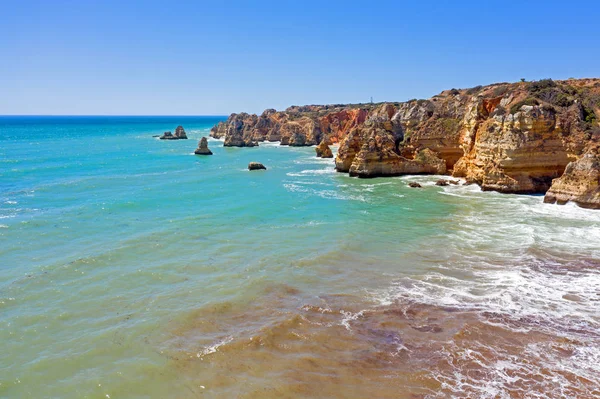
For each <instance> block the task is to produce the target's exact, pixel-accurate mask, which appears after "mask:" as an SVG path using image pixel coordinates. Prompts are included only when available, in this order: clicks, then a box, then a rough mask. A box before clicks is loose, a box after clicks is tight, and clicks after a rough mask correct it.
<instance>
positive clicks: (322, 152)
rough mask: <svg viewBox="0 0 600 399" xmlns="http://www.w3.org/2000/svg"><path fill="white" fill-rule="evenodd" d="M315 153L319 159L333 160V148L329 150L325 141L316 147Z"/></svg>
mask: <svg viewBox="0 0 600 399" xmlns="http://www.w3.org/2000/svg"><path fill="white" fill-rule="evenodd" d="M315 152H316V153H317V158H333V152H331V148H329V146H328V145H327V143H326V142H325V140H323V141H321V143H320V144H319V145H318V146H316V147H315Z"/></svg>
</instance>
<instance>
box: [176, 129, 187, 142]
mask: <svg viewBox="0 0 600 399" xmlns="http://www.w3.org/2000/svg"><path fill="white" fill-rule="evenodd" d="M175 137H176V138H177V139H178V140H187V135H186V134H185V129H184V128H183V126H181V125H179V126H177V129H175Z"/></svg>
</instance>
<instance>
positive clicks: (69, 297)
mask: <svg viewBox="0 0 600 399" xmlns="http://www.w3.org/2000/svg"><path fill="white" fill-rule="evenodd" d="M224 119H225V118H224V117H166V116H165V117H16V116H15V117H8V116H6V117H0V342H1V343H2V346H1V349H2V356H0V397H6V398H112V399H116V398H166V397H169V398H200V397H201V398H300V397H314V398H334V397H339V398H367V397H372V398H375V397H377V398H448V397H452V398H475V397H476V398H564V397H568V398H599V397H600V212H598V211H593V210H586V209H582V208H578V207H576V206H574V205H571V204H568V205H566V206H558V205H549V204H543V197H541V196H525V195H522V196H519V195H506V194H499V193H493V192H482V191H481V190H480V189H479V188H478V187H477V186H475V185H463V184H462V182H461V184H459V185H450V186H447V187H439V186H436V185H435V181H436V180H437V179H438V178H439V177H436V176H406V177H396V178H378V179H367V180H363V179H357V178H351V177H348V176H347V175H345V174H339V173H336V172H335V171H334V163H333V160H332V159H319V158H316V157H315V151H314V148H311V147H286V146H279V145H278V144H277V143H261V145H260V146H259V147H255V148H224V147H223V146H222V142H221V141H218V140H214V139H209V141H208V144H209V148H210V149H211V150H212V151H213V153H214V155H212V156H197V155H194V154H193V151H194V149H195V148H196V146H197V144H198V140H199V139H200V138H201V137H202V136H207V137H208V134H209V131H210V128H211V127H212V126H213V125H214V124H216V123H217V122H218V121H221V120H224ZM178 125H183V126H184V128H185V129H186V131H187V134H188V137H189V138H190V139H189V140H177V141H161V140H158V139H157V138H156V137H153V136H154V135H158V134H162V132H164V131H166V130H170V131H172V132H174V131H175V128H176V127H177V126H178ZM333 150H334V152H335V150H336V148H335V147H334V148H333ZM251 161H257V162H261V163H263V164H264V165H265V166H266V167H267V170H266V171H252V172H249V171H248V170H247V165H248V163H249V162H251ZM410 181H417V182H419V183H421V184H422V185H423V188H421V189H415V188H409V187H408V185H407V184H408V182H410Z"/></svg>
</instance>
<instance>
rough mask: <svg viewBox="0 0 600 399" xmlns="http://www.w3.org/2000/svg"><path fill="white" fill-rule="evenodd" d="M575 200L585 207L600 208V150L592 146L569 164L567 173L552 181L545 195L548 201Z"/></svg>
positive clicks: (558, 202)
mask: <svg viewBox="0 0 600 399" xmlns="http://www.w3.org/2000/svg"><path fill="white" fill-rule="evenodd" d="M569 201H573V202H575V203H576V204H577V205H579V206H581V207H583V208H593V209H600V152H599V151H598V147H594V148H591V149H590V150H589V151H588V152H586V153H585V155H583V156H582V157H581V158H580V159H578V160H577V161H574V162H571V163H569V164H568V165H567V168H566V169H565V173H564V174H563V175H562V176H561V177H560V178H557V179H555V180H554V181H553V182H552V186H551V187H550V190H548V192H547V193H546V196H545V197H544V202H546V203H552V204H553V203H557V204H560V205H563V204H566V203H567V202H569Z"/></svg>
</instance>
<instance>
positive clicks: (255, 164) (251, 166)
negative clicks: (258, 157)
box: [248, 162, 267, 170]
mask: <svg viewBox="0 0 600 399" xmlns="http://www.w3.org/2000/svg"><path fill="white" fill-rule="evenodd" d="M261 169H263V170H267V168H265V165H263V164H262V163H259V162H250V163H249V164H248V170H261Z"/></svg>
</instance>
